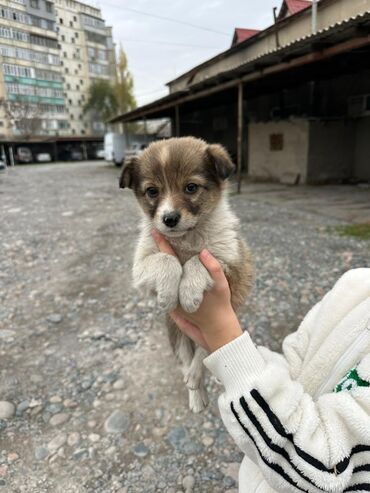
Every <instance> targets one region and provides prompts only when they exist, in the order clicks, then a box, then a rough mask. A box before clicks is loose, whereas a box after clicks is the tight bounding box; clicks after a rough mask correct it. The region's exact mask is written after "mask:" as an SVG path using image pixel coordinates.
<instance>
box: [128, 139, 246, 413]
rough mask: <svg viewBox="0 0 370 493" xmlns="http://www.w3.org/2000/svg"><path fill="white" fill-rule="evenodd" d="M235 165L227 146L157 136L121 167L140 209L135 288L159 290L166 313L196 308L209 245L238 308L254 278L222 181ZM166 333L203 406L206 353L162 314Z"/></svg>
mask: <svg viewBox="0 0 370 493" xmlns="http://www.w3.org/2000/svg"><path fill="white" fill-rule="evenodd" d="M233 171H234V165H233V164H232V162H231V159H230V157H229V155H228V153H227V152H226V151H225V149H224V148H223V147H222V146H220V145H217V144H214V145H208V144H207V143H206V142H204V141H203V140H200V139H196V138H193V137H182V138H173V139H169V140H162V141H159V142H154V143H152V144H150V145H149V146H148V148H147V149H146V150H145V151H144V152H143V153H142V154H141V155H140V156H139V157H135V158H132V159H131V160H129V161H128V162H127V163H125V166H124V168H123V171H122V175H121V178H120V187H121V188H125V187H129V188H131V189H132V190H133V191H134V193H135V195H136V198H137V200H138V202H139V204H140V206H141V208H142V210H143V212H144V214H143V221H142V225H141V235H140V238H139V242H138V245H137V248H136V253H135V257H134V266H133V280H134V285H135V286H136V287H137V288H140V287H146V288H149V289H150V290H154V291H155V292H156V293H157V299H158V303H159V305H160V307H161V308H162V309H163V310H164V311H166V312H167V313H168V312H169V311H171V310H173V309H174V308H176V306H178V305H179V304H180V305H181V306H182V308H183V309H184V310H185V311H187V312H190V313H191V312H194V311H196V310H197V308H198V307H199V305H200V303H201V302H202V299H203V294H204V292H205V291H206V290H207V289H209V288H210V287H211V286H212V279H211V277H210V276H209V274H208V272H207V270H206V269H205V267H204V266H203V264H202V263H201V262H200V260H199V258H198V254H199V252H200V251H201V250H202V249H203V248H207V249H208V250H209V251H210V252H211V253H212V254H213V255H214V256H215V257H216V258H217V259H218V260H219V262H220V263H221V264H222V266H223V268H224V271H225V274H226V277H227V279H228V281H229V284H230V289H231V296H232V304H233V307H234V308H235V309H237V308H238V307H240V306H241V305H242V304H243V303H244V301H245V299H246V297H247V294H248V292H249V289H250V286H251V279H252V269H251V264H250V254H249V250H248V248H247V246H246V245H245V243H244V241H243V240H242V239H241V237H240V234H239V231H238V230H239V221H238V219H237V218H236V217H235V215H234V214H233V212H232V211H231V210H230V207H229V204H228V199H227V191H226V181H227V178H228V177H229V176H230V175H231V174H232V172H233ZM153 228H155V229H157V230H158V231H159V232H160V233H162V234H163V235H164V236H165V237H166V238H167V239H168V241H169V242H170V244H171V245H172V247H173V249H174V250H175V252H176V254H177V257H178V258H175V257H173V256H171V255H168V254H165V253H161V252H158V249H157V247H156V245H155V243H154V241H153V239H152V236H151V234H150V232H151V230H152V229H153ZM167 326H168V330H169V338H170V342H171V345H172V347H173V350H174V352H175V354H176V356H177V357H178V359H179V360H180V363H181V365H182V370H183V374H184V381H185V383H186V386H187V387H188V389H189V406H190V409H191V410H193V411H194V412H200V411H202V410H203V409H204V408H205V406H206V405H207V402H208V399H207V394H206V391H205V388H204V382H203V363H202V362H203V359H204V357H205V356H206V355H207V353H206V351H205V350H204V349H202V348H200V347H196V346H195V344H194V343H193V342H192V341H191V340H190V339H189V338H188V337H187V336H185V335H184V334H182V333H181V332H180V331H179V330H178V329H177V327H176V326H175V324H174V323H173V322H172V321H171V319H170V318H169V317H167Z"/></svg>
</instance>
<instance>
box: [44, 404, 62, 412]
mask: <svg viewBox="0 0 370 493" xmlns="http://www.w3.org/2000/svg"><path fill="white" fill-rule="evenodd" d="M62 409H63V406H62V405H61V404H59V403H55V404H49V405H48V406H46V408H45V410H46V411H47V412H49V413H51V414H58V413H60V411H61V410H62Z"/></svg>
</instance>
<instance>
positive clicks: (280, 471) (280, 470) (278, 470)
mask: <svg viewBox="0 0 370 493" xmlns="http://www.w3.org/2000/svg"><path fill="white" fill-rule="evenodd" d="M230 407H231V412H232V413H233V415H234V416H235V418H236V420H237V421H238V423H239V425H240V426H241V427H242V428H243V430H244V431H245V433H246V434H247V435H248V437H249V438H250V440H251V441H252V442H253V444H254V446H255V448H256V450H257V452H258V454H259V456H260V457H261V459H262V461H263V462H264V463H265V464H266V466H267V467H269V468H270V469H272V470H273V471H275V472H276V473H277V474H279V476H281V477H282V478H284V479H285V481H286V482H287V483H289V484H290V485H292V486H294V487H295V488H297V490H298V491H303V492H304V493H309V492H308V491H307V490H304V489H302V488H300V487H299V486H298V485H297V483H296V482H295V481H294V480H293V479H292V478H291V477H290V476H288V474H287V473H286V472H285V471H284V469H283V468H282V467H280V466H279V464H275V463H273V462H269V461H268V460H267V459H266V458H265V457H264V456H263V455H262V453H261V451H260V449H259V448H258V446H257V444H256V442H255V440H254V438H253V437H252V435H251V434H250V432H249V431H248V429H247V428H246V427H245V426H244V424H243V423H242V422H241V420H240V417H239V415H238V413H237V412H236V411H235V408H234V404H233V403H232V402H231V404H230Z"/></svg>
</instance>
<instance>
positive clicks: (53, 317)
mask: <svg viewBox="0 0 370 493" xmlns="http://www.w3.org/2000/svg"><path fill="white" fill-rule="evenodd" d="M46 320H47V321H48V322H51V323H52V324H60V322H61V321H62V320H63V317H62V315H61V314H60V313H51V314H50V315H48V316H47V317H46Z"/></svg>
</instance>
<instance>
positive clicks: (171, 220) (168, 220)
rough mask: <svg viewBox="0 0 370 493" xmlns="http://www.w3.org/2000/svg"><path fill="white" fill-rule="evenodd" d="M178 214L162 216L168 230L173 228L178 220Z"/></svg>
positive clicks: (172, 213) (171, 213)
mask: <svg viewBox="0 0 370 493" xmlns="http://www.w3.org/2000/svg"><path fill="white" fill-rule="evenodd" d="M180 217H181V216H180V214H179V213H178V212H170V213H169V214H165V215H164V216H163V222H164V224H165V225H166V226H167V227H168V228H174V227H175V226H176V224H177V223H178V222H179V220H180Z"/></svg>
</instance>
